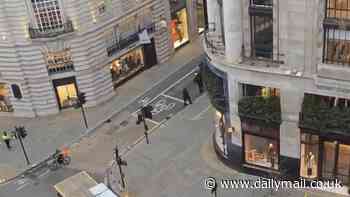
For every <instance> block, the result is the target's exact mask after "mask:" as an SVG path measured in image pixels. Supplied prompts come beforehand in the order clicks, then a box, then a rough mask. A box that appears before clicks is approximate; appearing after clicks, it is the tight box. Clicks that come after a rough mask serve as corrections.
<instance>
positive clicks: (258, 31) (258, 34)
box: [251, 14, 273, 59]
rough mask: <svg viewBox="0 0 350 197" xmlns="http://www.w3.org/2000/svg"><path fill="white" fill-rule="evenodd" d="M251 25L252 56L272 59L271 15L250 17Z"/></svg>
mask: <svg viewBox="0 0 350 197" xmlns="http://www.w3.org/2000/svg"><path fill="white" fill-rule="evenodd" d="M251 23H252V29H253V30H252V53H253V54H252V56H253V57H261V58H268V59H271V58H272V56H273V55H272V51H273V20H272V14H271V15H264V16H260V15H259V16H251Z"/></svg>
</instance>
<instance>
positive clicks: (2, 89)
mask: <svg viewBox="0 0 350 197" xmlns="http://www.w3.org/2000/svg"><path fill="white" fill-rule="evenodd" d="M11 111H13V109H12V105H11V104H10V99H9V90H8V86H7V84H5V83H0V112H11Z"/></svg>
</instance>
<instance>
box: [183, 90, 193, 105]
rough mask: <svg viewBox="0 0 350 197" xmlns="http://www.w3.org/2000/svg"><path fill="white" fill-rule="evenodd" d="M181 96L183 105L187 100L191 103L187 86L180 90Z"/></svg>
mask: <svg viewBox="0 0 350 197" xmlns="http://www.w3.org/2000/svg"><path fill="white" fill-rule="evenodd" d="M182 97H183V100H184V106H186V105H188V103H187V102H189V103H190V104H192V99H191V96H190V93H188V90H187V88H184V89H183V90H182Z"/></svg>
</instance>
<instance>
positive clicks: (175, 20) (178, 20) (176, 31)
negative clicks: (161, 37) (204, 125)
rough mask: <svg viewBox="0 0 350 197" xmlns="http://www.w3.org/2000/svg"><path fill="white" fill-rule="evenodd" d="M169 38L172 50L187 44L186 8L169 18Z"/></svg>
mask: <svg viewBox="0 0 350 197" xmlns="http://www.w3.org/2000/svg"><path fill="white" fill-rule="evenodd" d="M171 37H172V40H173V43H174V48H178V47H180V46H182V45H183V44H185V43H187V42H188V40H189V37H188V21H187V11H186V8H183V9H181V10H180V11H177V12H176V13H174V14H172V16H171Z"/></svg>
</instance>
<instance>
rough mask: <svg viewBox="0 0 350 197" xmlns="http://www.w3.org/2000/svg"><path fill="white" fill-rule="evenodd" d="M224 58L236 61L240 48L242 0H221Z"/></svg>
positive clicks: (239, 55) (239, 57)
mask: <svg viewBox="0 0 350 197" xmlns="http://www.w3.org/2000/svg"><path fill="white" fill-rule="evenodd" d="M223 12H224V13H223V14H224V17H223V19H224V21H223V22H224V31H225V32H224V33H225V53H226V54H225V55H226V60H227V61H228V62H231V63H238V62H240V60H241V50H242V15H241V14H242V1H241V0H223Z"/></svg>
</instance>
